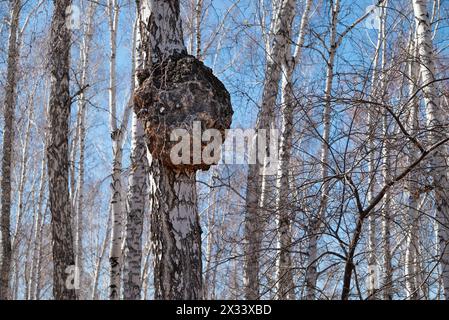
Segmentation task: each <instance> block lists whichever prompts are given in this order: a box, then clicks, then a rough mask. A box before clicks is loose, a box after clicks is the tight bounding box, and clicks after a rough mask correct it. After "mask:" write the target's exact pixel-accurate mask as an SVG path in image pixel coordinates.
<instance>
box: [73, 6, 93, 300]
mask: <svg viewBox="0 0 449 320" xmlns="http://www.w3.org/2000/svg"><path fill="white" fill-rule="evenodd" d="M95 9H96V3H95V2H91V3H90V4H89V7H88V13H87V24H86V28H85V34H84V37H83V40H82V47H81V52H80V55H81V80H80V90H81V93H80V96H79V104H78V109H79V115H78V117H79V137H78V138H79V142H78V143H79V168H78V181H77V183H78V185H77V191H78V192H77V199H76V207H75V209H76V227H75V249H76V255H75V258H76V267H77V268H78V270H79V282H80V284H81V287H84V264H83V231H84V228H83V205H84V154H85V140H86V124H85V122H86V108H87V101H86V92H85V89H86V88H87V85H88V69H89V58H90V44H91V41H92V37H93V23H94V15H95ZM80 289H81V288H80ZM81 296H84V292H80V297H81Z"/></svg>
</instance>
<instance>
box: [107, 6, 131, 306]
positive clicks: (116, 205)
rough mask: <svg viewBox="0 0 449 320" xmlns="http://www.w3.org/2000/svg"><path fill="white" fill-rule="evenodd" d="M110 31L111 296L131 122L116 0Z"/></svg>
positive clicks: (116, 294) (116, 291) (116, 277)
mask: <svg viewBox="0 0 449 320" xmlns="http://www.w3.org/2000/svg"><path fill="white" fill-rule="evenodd" d="M108 11H109V12H108V13H109V32H110V46H111V48H110V56H109V89H108V91H109V115H110V130H111V139H112V157H113V159H112V174H111V193H112V194H111V209H112V217H113V219H112V236H111V248H110V252H109V264H110V283H109V298H110V299H111V300H118V299H120V284H121V283H120V282H121V277H120V275H121V270H122V260H123V258H122V243H123V240H122V233H123V217H124V215H123V210H124V199H123V187H122V160H123V142H124V137H125V130H126V126H127V123H128V117H129V112H130V111H129V110H130V106H129V104H127V105H126V106H125V109H124V116H123V118H122V123H121V125H119V124H118V123H117V122H118V120H117V76H116V65H117V57H116V56H117V27H118V18H119V6H118V3H117V0H109V1H108Z"/></svg>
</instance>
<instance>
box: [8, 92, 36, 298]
mask: <svg viewBox="0 0 449 320" xmlns="http://www.w3.org/2000/svg"><path fill="white" fill-rule="evenodd" d="M28 103H29V106H28V108H29V110H28V123H27V126H26V130H25V138H24V139H25V141H24V143H23V148H22V157H21V160H20V178H19V185H18V190H17V191H18V192H17V193H18V196H17V211H16V225H15V228H14V232H13V235H12V240H11V248H12V256H13V262H14V265H13V275H14V281H13V288H14V289H13V295H12V297H13V298H14V300H15V299H16V296H17V292H18V290H17V287H18V285H19V283H18V282H19V269H20V261H19V260H20V254H19V251H20V245H21V243H22V241H23V240H24V237H23V235H22V219H23V214H24V212H25V208H24V205H25V203H24V195H25V185H26V182H27V178H28V148H29V144H30V139H31V128H32V123H33V114H34V93H32V94H31V97H30V100H29V102H28Z"/></svg>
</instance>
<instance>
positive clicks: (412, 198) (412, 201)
mask: <svg viewBox="0 0 449 320" xmlns="http://www.w3.org/2000/svg"><path fill="white" fill-rule="evenodd" d="M417 49H418V47H417V43H416V39H415V35H412V36H411V39H410V62H409V66H408V78H409V84H408V88H409V92H408V94H409V96H410V97H412V95H413V94H414V93H415V91H416V89H417V88H418V85H417V83H418V82H419V68H418V65H417V59H418V51H417ZM418 113H419V101H418V98H417V97H413V98H412V100H411V101H410V110H409V119H408V123H407V126H408V130H409V132H410V134H412V135H414V134H416V133H417V132H418V129H419V122H418ZM417 151H418V150H417V149H416V147H415V146H411V147H410V148H409V150H408V152H409V155H408V157H407V162H408V163H409V164H411V163H413V161H415V160H416V153H417ZM407 188H408V212H407V219H406V222H407V238H406V239H407V240H406V252H405V288H406V291H407V296H408V297H409V298H410V299H411V300H414V299H416V298H417V286H416V285H417V282H416V270H415V260H416V258H417V256H416V249H417V245H418V242H417V232H418V230H417V222H418V217H419V210H418V204H419V198H420V191H419V174H418V172H417V171H416V170H414V171H412V172H411V173H410V175H409V180H408V185H407Z"/></svg>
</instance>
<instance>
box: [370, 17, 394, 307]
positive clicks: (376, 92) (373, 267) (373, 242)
mask: <svg viewBox="0 0 449 320" xmlns="http://www.w3.org/2000/svg"><path fill="white" fill-rule="evenodd" d="M379 18H380V29H379V30H378V36H377V44H376V49H375V56H374V61H373V75H372V82H371V83H372V89H371V95H372V96H373V99H374V100H375V101H379V100H380V101H381V100H382V97H383V95H384V92H383V91H382V88H383V87H384V85H383V78H384V75H383V72H384V69H385V68H384V66H385V41H386V40H385V9H382V13H381V17H379ZM380 57H382V61H381V68H380V70H379V68H378V64H379V60H380V59H379V58H380ZM368 108H369V110H368V126H369V132H368V150H369V152H370V154H369V157H368V172H369V175H370V181H369V187H368V194H367V202H368V203H370V202H371V201H372V200H373V197H374V195H375V190H376V148H375V136H376V135H375V132H376V123H377V121H378V120H379V118H378V113H377V112H376V110H375V109H373V108H372V107H371V106H368ZM382 114H383V113H382ZM382 119H383V121H382V124H383V128H382V129H383V131H384V139H385V141H384V145H383V148H382V150H381V153H382V154H383V156H382V161H383V163H382V171H383V172H382V174H383V176H384V179H387V178H388V174H389V173H388V172H389V165H388V161H389V160H388V157H389V156H388V153H389V150H388V143H389V141H388V138H387V134H386V131H387V130H388V122H387V114H385V115H384V116H383V117H382ZM389 199H390V194H389V191H387V193H386V195H385V198H384V208H383V211H382V212H383V214H389V213H388V212H387V208H388V206H389V201H390V200H389ZM376 229H377V219H376V215H375V214H373V213H372V214H370V215H369V217H368V245H367V247H368V248H367V251H368V281H367V282H368V290H367V291H368V292H367V294H368V299H371V300H374V299H377V298H378V295H377V293H378V290H379V262H378V259H377V231H376ZM387 232H389V231H388V230H387ZM388 241H389V240H387V242H388Z"/></svg>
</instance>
